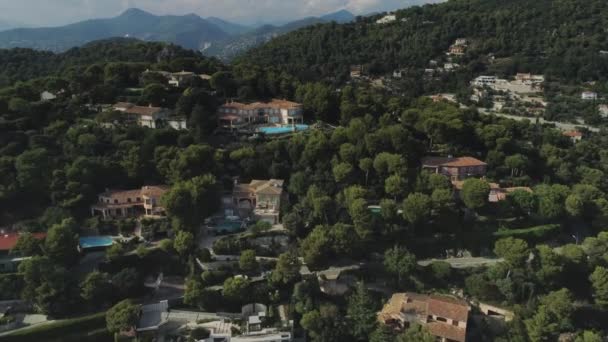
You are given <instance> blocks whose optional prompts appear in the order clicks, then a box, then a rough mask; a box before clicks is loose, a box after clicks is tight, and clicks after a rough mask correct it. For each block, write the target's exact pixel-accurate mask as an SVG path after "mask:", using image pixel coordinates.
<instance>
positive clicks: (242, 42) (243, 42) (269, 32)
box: [203, 10, 355, 60]
mask: <svg viewBox="0 0 608 342" xmlns="http://www.w3.org/2000/svg"><path fill="white" fill-rule="evenodd" d="M354 19H355V16H354V15H353V14H352V13H350V12H348V11H346V10H342V11H338V12H335V13H330V14H327V15H324V16H321V17H308V18H304V19H300V20H296V21H293V22H290V23H287V24H284V25H279V26H275V25H264V26H261V27H258V28H256V29H254V30H250V31H245V32H243V33H242V34H238V35H234V36H232V37H229V38H227V39H224V40H221V41H218V42H215V43H212V44H211V46H210V47H209V48H207V49H205V50H204V51H203V53H204V54H205V55H208V56H214V57H218V58H220V59H223V60H231V59H233V58H234V57H236V56H238V55H240V54H242V53H244V52H245V51H247V50H249V49H251V48H254V47H257V46H260V45H263V44H265V43H267V42H269V41H271V40H272V39H273V38H276V37H278V36H280V35H283V34H286V33H289V32H292V31H294V30H298V29H301V28H303V27H307V26H312V25H316V24H324V23H329V22H336V23H341V24H343V23H348V22H351V21H353V20H354Z"/></svg>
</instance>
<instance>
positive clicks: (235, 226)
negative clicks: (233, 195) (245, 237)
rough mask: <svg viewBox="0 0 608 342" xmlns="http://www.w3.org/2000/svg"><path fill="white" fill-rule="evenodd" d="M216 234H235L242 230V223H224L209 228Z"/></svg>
mask: <svg viewBox="0 0 608 342" xmlns="http://www.w3.org/2000/svg"><path fill="white" fill-rule="evenodd" d="M210 228H211V230H213V231H215V233H216V234H226V233H235V232H238V231H240V230H242V229H243V222H242V221H224V222H222V223H220V224H218V225H216V226H214V227H210Z"/></svg>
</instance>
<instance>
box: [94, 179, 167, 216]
mask: <svg viewBox="0 0 608 342" xmlns="http://www.w3.org/2000/svg"><path fill="white" fill-rule="evenodd" d="M167 191H169V187H168V186H165V185H157V186H144V187H142V188H141V189H135V190H107V191H105V192H103V193H101V194H99V196H98V202H97V203H95V204H94V205H92V206H91V215H93V216H96V215H101V217H102V218H103V219H104V220H106V219H115V218H127V217H145V218H162V217H165V216H166V214H165V208H164V207H162V206H161V204H160V198H161V196H162V195H164V194H165V193H166V192H167Z"/></svg>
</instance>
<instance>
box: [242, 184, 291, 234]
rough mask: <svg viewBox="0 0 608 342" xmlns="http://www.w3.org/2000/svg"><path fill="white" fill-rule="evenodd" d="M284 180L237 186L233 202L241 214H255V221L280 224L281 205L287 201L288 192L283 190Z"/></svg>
mask: <svg viewBox="0 0 608 342" xmlns="http://www.w3.org/2000/svg"><path fill="white" fill-rule="evenodd" d="M283 183H284V181H283V180H280V179H270V180H252V181H251V183H249V184H239V183H237V184H235V185H234V189H233V192H232V201H233V204H234V206H235V207H237V208H238V209H239V212H242V213H244V214H246V213H251V212H253V215H254V217H255V219H257V220H262V221H266V222H269V223H271V224H278V223H279V214H280V212H281V203H284V202H285V201H286V200H287V192H285V191H284V190H283Z"/></svg>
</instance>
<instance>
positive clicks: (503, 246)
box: [494, 237, 530, 267]
mask: <svg viewBox="0 0 608 342" xmlns="http://www.w3.org/2000/svg"><path fill="white" fill-rule="evenodd" d="M494 253H496V255H498V256H499V257H501V258H504V259H505V261H506V262H507V263H508V264H509V265H510V266H511V267H522V266H523V265H524V264H525V262H526V260H528V257H529V255H530V250H529V248H528V243H527V242H526V241H524V240H521V239H516V238H513V237H508V238H504V239H500V240H498V241H496V243H495V244H494Z"/></svg>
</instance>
